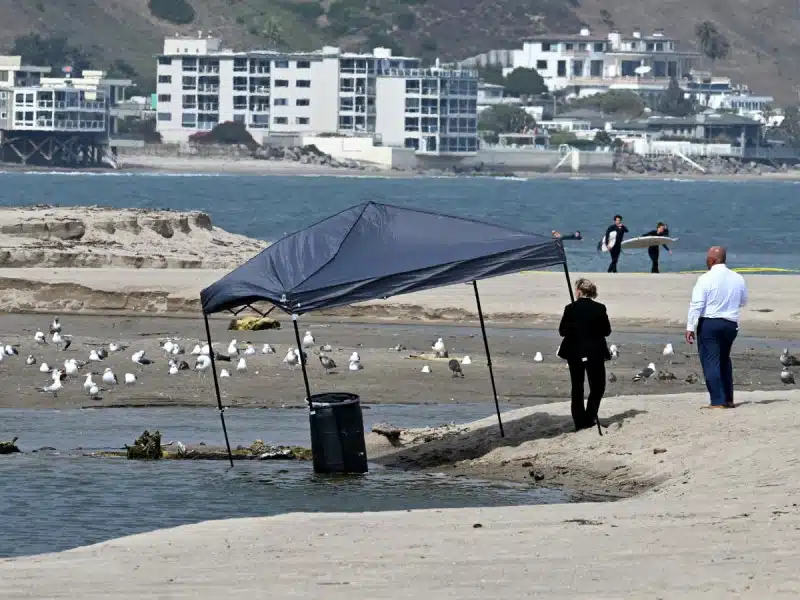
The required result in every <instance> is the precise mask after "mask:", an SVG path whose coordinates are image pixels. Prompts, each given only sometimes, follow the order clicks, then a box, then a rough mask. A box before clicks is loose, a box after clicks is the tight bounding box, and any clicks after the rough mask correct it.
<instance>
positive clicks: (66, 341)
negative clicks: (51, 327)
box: [51, 331, 72, 350]
mask: <svg viewBox="0 0 800 600" xmlns="http://www.w3.org/2000/svg"><path fill="white" fill-rule="evenodd" d="M51 341H52V342H53V345H55V347H56V348H58V349H59V350H66V349H67V348H69V346H70V344H71V343H72V336H71V335H66V334H64V335H61V333H60V332H58V331H56V332H54V333H53V337H52V338H51ZM62 346H63V348H62Z"/></svg>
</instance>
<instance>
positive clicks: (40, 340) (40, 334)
mask: <svg viewBox="0 0 800 600" xmlns="http://www.w3.org/2000/svg"><path fill="white" fill-rule="evenodd" d="M33 341H34V342H36V343H37V344H39V345H40V346H46V345H47V339H46V338H45V337H44V331H37V332H36V333H35V334H34V335H33Z"/></svg>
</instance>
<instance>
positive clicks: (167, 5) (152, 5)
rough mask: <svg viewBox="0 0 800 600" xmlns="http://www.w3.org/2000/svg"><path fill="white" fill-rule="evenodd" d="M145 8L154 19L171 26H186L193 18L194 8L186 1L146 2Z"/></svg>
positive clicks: (158, 0) (154, 0) (163, 0)
mask: <svg viewBox="0 0 800 600" xmlns="http://www.w3.org/2000/svg"><path fill="white" fill-rule="evenodd" d="M147 8H148V9H149V10H150V14H151V15H153V16H154V17H155V18H156V19H161V20H162V21H167V22H168V23H172V24H173V25H188V24H189V23H191V22H192V21H194V17H195V12H194V8H192V5H191V4H189V2H187V0H148V2H147Z"/></svg>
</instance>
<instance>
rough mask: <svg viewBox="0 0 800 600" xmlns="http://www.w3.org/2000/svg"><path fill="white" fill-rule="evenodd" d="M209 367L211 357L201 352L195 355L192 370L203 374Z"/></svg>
mask: <svg viewBox="0 0 800 600" xmlns="http://www.w3.org/2000/svg"><path fill="white" fill-rule="evenodd" d="M210 367H211V358H209V357H208V356H207V355H205V354H201V355H200V356H198V357H197V360H196V361H195V363H194V370H195V371H197V372H198V373H200V374H201V375H203V376H205V374H206V371H208V369H209V368H210Z"/></svg>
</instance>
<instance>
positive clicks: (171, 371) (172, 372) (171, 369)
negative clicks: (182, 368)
mask: <svg viewBox="0 0 800 600" xmlns="http://www.w3.org/2000/svg"><path fill="white" fill-rule="evenodd" d="M169 374H170V375H177V374H178V365H177V364H175V361H174V360H173V361H170V363H169Z"/></svg>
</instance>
